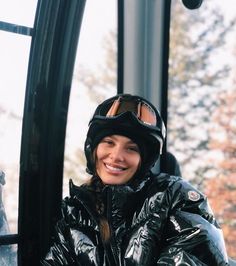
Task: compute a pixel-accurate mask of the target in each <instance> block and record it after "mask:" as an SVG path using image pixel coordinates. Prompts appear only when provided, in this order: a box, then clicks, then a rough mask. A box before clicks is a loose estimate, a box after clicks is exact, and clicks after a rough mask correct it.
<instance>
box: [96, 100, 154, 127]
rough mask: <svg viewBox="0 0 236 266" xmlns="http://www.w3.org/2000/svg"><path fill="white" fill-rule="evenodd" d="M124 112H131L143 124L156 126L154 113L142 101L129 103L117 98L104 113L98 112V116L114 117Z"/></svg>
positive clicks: (129, 101)
mask: <svg viewBox="0 0 236 266" xmlns="http://www.w3.org/2000/svg"><path fill="white" fill-rule="evenodd" d="M110 104H111V103H110ZM110 104H109V105H110ZM125 112H132V113H133V114H135V115H136V117H137V118H138V119H139V120H140V121H142V122H143V123H145V124H148V125H152V126H156V124H157V119H156V113H155V111H154V110H153V108H152V107H151V106H150V105H148V104H147V103H145V102H143V101H142V100H136V101H131V100H128V99H127V100H126V99H122V98H121V97H119V98H118V99H117V100H115V101H114V102H113V103H112V104H111V105H110V108H106V111H105V113H104V112H101V111H100V114H101V115H104V116H106V117H114V116H117V115H119V114H122V113H125Z"/></svg>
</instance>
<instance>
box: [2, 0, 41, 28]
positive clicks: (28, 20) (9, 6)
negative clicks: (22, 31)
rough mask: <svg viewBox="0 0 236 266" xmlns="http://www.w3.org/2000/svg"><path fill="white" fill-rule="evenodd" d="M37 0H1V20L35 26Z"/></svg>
mask: <svg viewBox="0 0 236 266" xmlns="http://www.w3.org/2000/svg"><path fill="white" fill-rule="evenodd" d="M37 2H38V1H37V0H24V1H15V0H7V1H5V0H0V21H4V22H9V23H13V24H18V25H22V26H28V27H33V24H34V16H35V11H36V6H37Z"/></svg>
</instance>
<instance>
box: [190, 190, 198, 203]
mask: <svg viewBox="0 0 236 266" xmlns="http://www.w3.org/2000/svg"><path fill="white" fill-rule="evenodd" d="M188 199H189V200H192V201H198V200H199V199H200V194H199V193H198V192H196V191H194V190H189V191H188Z"/></svg>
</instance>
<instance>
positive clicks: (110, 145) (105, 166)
mask: <svg viewBox="0 0 236 266" xmlns="http://www.w3.org/2000/svg"><path fill="white" fill-rule="evenodd" d="M140 162H141V156H140V151H139V147H138V145H137V144H136V143H134V142H133V141H132V140H131V139H129V138H127V137H124V136H120V135H112V136H107V137H105V138H103V139H102V140H101V142H100V143H99V144H98V146H97V149H96V170H97V174H98V176H99V177H100V178H101V180H102V182H103V183H104V184H109V185H120V184H125V183H127V182H128V181H129V180H130V179H131V178H132V177H133V176H134V174H135V173H136V171H137V169H138V167H139V165H140Z"/></svg>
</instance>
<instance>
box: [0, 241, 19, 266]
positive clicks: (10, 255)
mask: <svg viewBox="0 0 236 266" xmlns="http://www.w3.org/2000/svg"><path fill="white" fill-rule="evenodd" d="M0 265H1V266H16V265H17V246H16V245H11V246H0Z"/></svg>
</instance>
